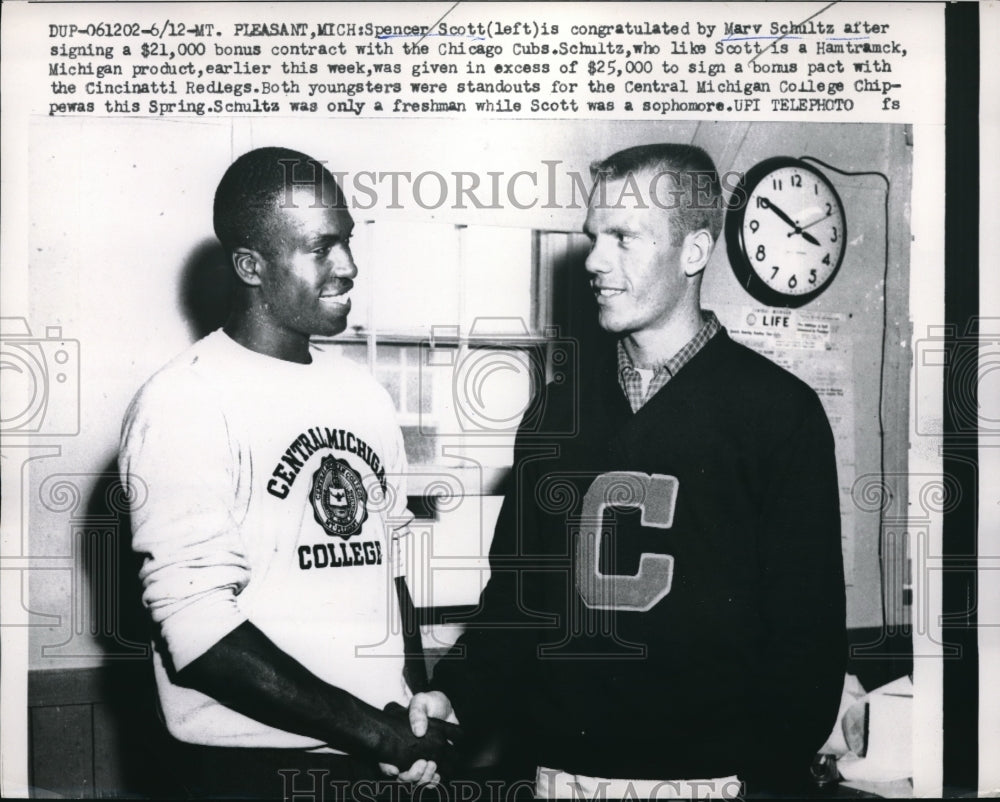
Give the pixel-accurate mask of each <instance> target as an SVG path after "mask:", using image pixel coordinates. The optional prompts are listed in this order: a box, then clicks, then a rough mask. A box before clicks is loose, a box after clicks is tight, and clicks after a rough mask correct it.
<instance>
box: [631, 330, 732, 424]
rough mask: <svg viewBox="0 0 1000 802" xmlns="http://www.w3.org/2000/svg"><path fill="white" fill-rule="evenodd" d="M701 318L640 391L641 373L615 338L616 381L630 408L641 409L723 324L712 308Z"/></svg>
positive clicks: (633, 410) (654, 370)
mask: <svg viewBox="0 0 1000 802" xmlns="http://www.w3.org/2000/svg"><path fill="white" fill-rule="evenodd" d="M702 320H703V321H704V322H703V323H702V325H701V328H700V329H698V333H697V334H695V335H694V337H692V338H691V339H690V340H689V341H688V342H687V344H686V345H685V346H684V347H683V348H681V350H680V351H678V352H677V353H676V354H674V355H673V356H672V357H670V359H668V360H667V361H666V362H663V363H662V364H660V365H657V366H656V367H655V368H654V369H653V378H652V380H651V381H650V382H649V388H648V389H647V390H646V392H645V394H643V392H642V377H641V376H640V375H639V371H638V370H636V368H635V366H634V365H633V364H632V359H631V357H629V355H628V351H626V350H625V344H624V343H623V341H622V340H619V341H618V385H619V387H621V388H622V392H623V393H625V397H626V398H627V399H628V403H629V406H631V407H632V412H638V411H639V410H640V409H642V405H643V404H645V403H646V402H647V401H648V400H649V399H650V398H652V397H653V396H654V395H656V393H657V392H658V391H659V390H660V388H662V387H663V385H665V384H666V383H667V382H668V381H670V379H671V378H673V377H674V376H675V375H677V371H679V370H680V369H681V368H682V367H684V366H685V365H686V364H687V363H688V362H690V361H691V359H692V358H693V357H694V355H695V354H697V353H698V352H699V351H700V350H701V349H702V348H704V347H705V345H706V343H708V341H709V340H711V339H712V337H714V336H715V335H716V334H717V333H718V332H719V330H720V329H721V328H722V325H721V324H720V323H719V319H718V318H717V317H716V316H715V313H714V312H703V313H702Z"/></svg>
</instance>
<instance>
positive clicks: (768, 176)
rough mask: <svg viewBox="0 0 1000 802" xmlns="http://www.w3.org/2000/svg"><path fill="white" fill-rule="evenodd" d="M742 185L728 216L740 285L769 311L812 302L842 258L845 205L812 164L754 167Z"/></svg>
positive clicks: (782, 161)
mask: <svg viewBox="0 0 1000 802" xmlns="http://www.w3.org/2000/svg"><path fill="white" fill-rule="evenodd" d="M741 186H742V190H743V193H745V197H746V203H745V205H743V206H741V207H740V208H734V209H730V211H729V213H728V214H727V217H726V245H727V249H728V251H729V259H730V263H731V265H732V267H733V271H734V272H735V273H736V276H737V278H738V279H739V281H740V284H741V285H742V286H743V287H744V288H745V289H746V290H747V291H748V292H750V294H751V295H753V296H754V297H755V298H757V299H758V300H760V301H763V302H765V303H768V304H771V305H774V306H792V307H794V306H801V305H803V304H805V303H806V302H808V301H810V300H812V299H813V298H815V297H816V296H817V295H819V293H820V292H822V291H823V290H824V289H826V287H827V286H829V284H830V282H831V281H832V280H833V277H834V275H836V273H837V270H838V269H839V268H840V263H841V261H842V260H843V257H844V246H845V235H846V230H845V220H844V207H843V206H842V205H841V202H840V197H839V196H838V195H837V192H836V190H835V189H834V188H833V186H832V185H831V184H830V182H829V181H827V179H826V177H825V176H823V175H822V174H821V173H819V172H818V171H817V170H815V169H813V168H812V167H811V166H809V165H807V164H805V163H804V162H801V161H799V160H797V159H789V158H783V157H779V158H776V159H768V160H767V161H764V162H761V163H760V164H758V165H756V166H755V167H754V168H753V169H752V170H750V171H749V172H747V174H746V175H745V176H744V178H743V181H742V182H741ZM737 191H738V192H739V190H737ZM741 194H742V193H741Z"/></svg>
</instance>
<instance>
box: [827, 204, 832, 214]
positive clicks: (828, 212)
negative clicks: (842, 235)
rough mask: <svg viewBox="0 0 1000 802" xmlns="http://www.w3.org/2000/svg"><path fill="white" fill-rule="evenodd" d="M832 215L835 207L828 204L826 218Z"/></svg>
mask: <svg viewBox="0 0 1000 802" xmlns="http://www.w3.org/2000/svg"><path fill="white" fill-rule="evenodd" d="M831 214H833V206H831V205H830V204H829V203H828V204H827V205H826V216H827V217H829V216H830V215H831Z"/></svg>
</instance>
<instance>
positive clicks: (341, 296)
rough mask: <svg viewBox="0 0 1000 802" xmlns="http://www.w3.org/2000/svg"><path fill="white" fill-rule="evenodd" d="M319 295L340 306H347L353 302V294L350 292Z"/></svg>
mask: <svg viewBox="0 0 1000 802" xmlns="http://www.w3.org/2000/svg"><path fill="white" fill-rule="evenodd" d="M319 297H320V298H321V299H322V300H324V301H327V302H328V303H332V304H338V305H340V306H347V305H348V304H350V303H351V294H350V293H349V292H342V293H337V294H328V295H321V296H319Z"/></svg>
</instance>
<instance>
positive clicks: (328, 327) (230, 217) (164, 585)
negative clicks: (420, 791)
mask: <svg viewBox="0 0 1000 802" xmlns="http://www.w3.org/2000/svg"><path fill="white" fill-rule="evenodd" d="M214 223H215V230H216V234H217V236H218V237H219V240H220V241H221V243H222V245H223V248H224V249H225V250H226V252H227V254H228V255H229V258H230V261H231V263H232V267H233V270H234V271H235V273H236V276H237V278H238V282H237V283H238V287H239V289H238V292H237V298H236V302H235V304H234V308H233V310H232V313H231V315H230V317H229V320H228V322H227V323H226V325H225V326H224V327H223V328H222V329H220V330H218V331H215V332H213V333H212V334H210V335H208V336H207V337H205V338H203V339H202V340H199V341H198V342H196V343H195V344H194V345H192V346H191V347H190V348H188V349H187V350H186V351H185V352H183V353H182V354H180V355H179V356H178V357H176V358H175V359H174V360H173V361H171V362H170V363H169V364H167V365H166V366H165V367H163V368H162V369H161V370H159V371H158V372H157V373H156V374H155V375H154V376H153V377H152V378H151V379H150V380H149V381H148V382H147V383H146V384H145V385H144V386H143V387H142V389H141V390H140V391H139V393H138V394H137V395H136V397H135V399H134V400H133V402H132V404H131V406H130V407H129V410H128V412H127V414H126V417H125V421H124V424H123V429H122V440H121V449H120V468H121V472H122V478H123V483H124V484H126V486H127V487H128V488H129V490H130V492H131V493H132V498H134V499H136V503H135V504H134V508H133V511H132V522H133V548H134V550H135V551H136V552H137V554H138V555H139V556H140V558H141V560H142V567H141V571H140V578H141V580H142V585H143V602H144V604H145V606H146V607H147V609H148V610H149V611H150V614H151V616H152V618H153V621H154V623H155V624H156V625H157V627H158V629H157V638H156V641H155V644H154V645H155V647H156V648H155V650H154V651H155V654H154V667H155V674H156V681H157V686H158V691H159V697H160V702H161V707H162V710H163V716H164V719H165V721H166V724H167V727H168V729H169V731H170V733H171V735H172V736H173V737H174V738H175V739H176V740H177V742H178V749H177V752H178V755H179V756H180V757H178V758H177V759H178V760H180V761H181V762H182V763H183V765H178V767H177V772H176V773H177V774H178V775H179V777H180V779H181V780H182V782H184V783H185V784H186V785H187V786H188V788H189V790H190V791H191V793H192V795H195V796H201V795H205V796H215V795H219V794H222V793H226V794H231V793H238V794H239V795H241V796H246V795H260V796H267V797H271V796H278V795H283V796H288V795H291V794H294V793H297V792H302V791H309V792H312V791H315V792H317V793H319V792H321V790H322V789H320V788H316V787H315V785H316V783H339V782H345V781H352V780H354V781H365V782H374V781H375V780H377V779H378V778H379V777H380V775H379V773H378V771H377V770H376V769H375V764H376V763H379V762H381V763H382V764H384V765H385V766H386V767H385V768H383V771H387V772H388V773H390V774H396V773H397V772H396V770H395V769H393V768H392V767H393V766H398V767H400V768H403V769H405V770H406V771H405V773H404V774H403V775H402V778H403V779H411V780H419V781H421V782H426V781H433V780H434V779H436V776H437V774H436V771H437V767H438V765H440V764H441V763H443V762H447V761H448V760H449V759H450V753H451V751H452V749H453V747H452V745H451V742H450V739H451V738H453V737H455V733H454V732H453V730H452V729H451V725H448V724H445V723H443V722H442V723H441V724H437V723H435V724H434V726H433V727H432V730H431V731H430V732H428V734H427V735H426V736H424V737H415V736H413V735H412V734H411V732H410V728H409V725H408V723H407V721H406V719H405V716H396V715H393V714H390V713H387V712H384V710H383V708H384V707H385V706H386V705H387V704H390V703H398V704H402V705H405V704H406V703H407V702H408V700H409V697H410V689H409V688H408V687H407V685H406V683H405V681H404V679H403V670H402V669H403V661H404V658H403V655H404V649H403V643H402V638H401V636H400V635H399V634H394V633H393V631H392V628H391V627H390V625H389V621H390V615H391V611H392V610H393V609H395V605H396V603H397V602H396V597H395V592H396V591H395V588H394V584H393V583H394V577H395V574H396V571H395V568H396V566H397V565H398V564H399V563H400V561H399V560H398V559H397V557H396V555H397V550H398V548H399V538H400V537H402V536H405V534H406V533H407V531H408V529H407V527H408V524H409V522H410V519H411V516H410V514H409V512H408V511H407V509H406V491H405V470H406V464H405V455H404V451H403V442H402V436H401V433H400V430H399V427H398V426H397V425H396V423H395V413H394V409H393V406H392V403H391V401H390V399H389V397H388V395H387V394H386V392H385V391H384V390H383V389H382V388H381V387H380V386H379V385H378V384H377V383H376V382H375V381H374V380H373V378H372V377H371V376H370V375H369V374H368V373H367V372H365V371H364V370H363V369H362V368H360V367H358V366H357V365H355V364H353V363H351V362H349V361H347V360H345V359H343V358H340V357H338V356H336V355H334V354H332V353H330V352H327V351H324V350H323V349H322V348H319V347H317V346H316V345H314V344H312V343H311V342H310V338H311V337H312V336H314V335H320V336H332V335H335V334H338V333H340V332H342V331H343V330H344V328H345V327H346V325H347V316H348V313H349V312H350V308H351V302H350V294H349V293H350V290H351V288H352V286H353V279H354V277H355V276H356V275H357V268H356V266H355V264H354V260H353V258H352V255H351V249H350V238H351V231H352V229H353V227H354V222H353V220H352V219H351V216H350V214H349V213H348V211H347V209H346V204H345V202H344V197H343V194H342V192H341V189H340V187H339V186H338V185H337V183H336V181H335V180H334V178H333V176H332V175H331V174H330V173H329V172H328V171H327V170H326V168H325V167H323V165H322V163H320V162H318V161H316V160H315V159H312V158H310V157H308V156H306V155H305V154H302V153H298V152H296V151H290V150H286V149H283V148H261V149H258V150H254V151H251V152H250V153H247V154H244V155H243V156H241V157H240V158H239V159H237V160H236V161H235V162H234V163H233V164H232V165H231V166H230V167H229V169H228V170H227V171H226V173H225V175H224V176H223V178H222V180H221V182H220V184H219V187H218V189H217V191H216V196H215V208H214ZM345 753H346V754H345ZM306 770H308V771H309V772H310V773H309V775H308V776H301V777H300V776H299V774H300V773H301V772H303V771H306ZM369 793H371V792H370V791H369Z"/></svg>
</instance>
